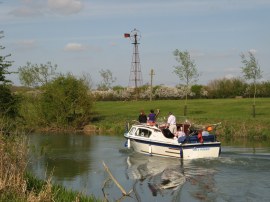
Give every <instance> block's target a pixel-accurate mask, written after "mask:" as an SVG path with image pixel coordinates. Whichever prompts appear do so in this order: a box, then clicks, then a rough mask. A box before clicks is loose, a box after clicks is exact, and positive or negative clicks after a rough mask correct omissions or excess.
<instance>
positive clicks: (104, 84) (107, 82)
mask: <svg viewBox="0 0 270 202" xmlns="http://www.w3.org/2000/svg"><path fill="white" fill-rule="evenodd" d="M99 74H100V76H101V77H102V81H101V82H100V84H98V89H99V90H108V89H110V88H111V85H112V84H113V83H114V82H115V81H116V78H115V77H113V75H112V72H111V71H110V70H109V69H107V70H103V69H101V70H100V71H99Z"/></svg>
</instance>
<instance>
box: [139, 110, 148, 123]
mask: <svg viewBox="0 0 270 202" xmlns="http://www.w3.org/2000/svg"><path fill="white" fill-rule="evenodd" d="M138 121H139V122H140V123H146V122H147V116H146V114H145V113H144V111H143V110H142V111H141V113H140V115H139V118H138Z"/></svg>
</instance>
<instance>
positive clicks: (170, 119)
mask: <svg viewBox="0 0 270 202" xmlns="http://www.w3.org/2000/svg"><path fill="white" fill-rule="evenodd" d="M167 128H169V130H170V131H171V133H172V134H175V133H176V131H177V128H176V118H175V116H174V115H173V114H172V112H169V117H168V120H167Z"/></svg>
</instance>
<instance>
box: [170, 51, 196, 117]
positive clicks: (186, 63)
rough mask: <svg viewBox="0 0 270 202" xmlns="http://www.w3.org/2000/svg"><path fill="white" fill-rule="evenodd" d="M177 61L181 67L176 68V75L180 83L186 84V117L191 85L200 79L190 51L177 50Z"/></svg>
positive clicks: (175, 52)
mask: <svg viewBox="0 0 270 202" xmlns="http://www.w3.org/2000/svg"><path fill="white" fill-rule="evenodd" d="M173 55H174V56H175V59H176V61H177V62H179V63H180V65H179V66H175V67H174V71H173V72H174V73H175V74H176V75H177V76H178V77H179V79H180V81H183V82H184V83H185V98H186V99H185V107H184V116H186V114H187V98H188V91H189V89H190V87H191V84H193V83H195V82H196V81H197V79H198V77H199V73H198V71H197V68H196V65H195V62H194V60H192V59H191V58H190V55H189V52H188V51H183V52H181V51H179V50H178V49H176V50H175V51H174V52H173Z"/></svg>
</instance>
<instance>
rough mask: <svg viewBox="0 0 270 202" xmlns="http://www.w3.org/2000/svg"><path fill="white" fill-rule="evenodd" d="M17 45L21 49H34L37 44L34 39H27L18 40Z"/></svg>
mask: <svg viewBox="0 0 270 202" xmlns="http://www.w3.org/2000/svg"><path fill="white" fill-rule="evenodd" d="M16 46H17V47H18V48H20V49H33V48H35V47H36V46H37V43H36V41H35V40H34V39H26V40H21V41H18V42H16Z"/></svg>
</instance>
